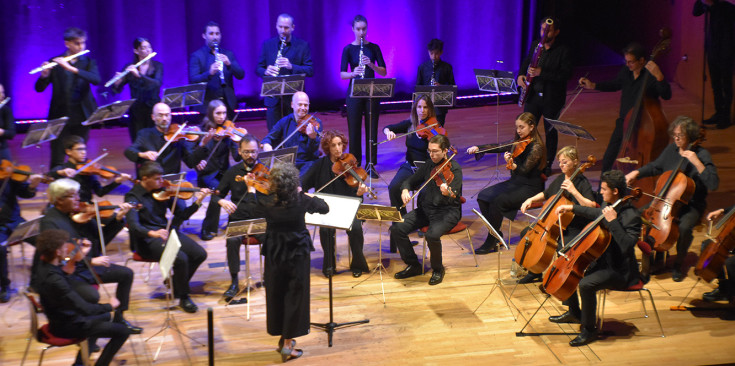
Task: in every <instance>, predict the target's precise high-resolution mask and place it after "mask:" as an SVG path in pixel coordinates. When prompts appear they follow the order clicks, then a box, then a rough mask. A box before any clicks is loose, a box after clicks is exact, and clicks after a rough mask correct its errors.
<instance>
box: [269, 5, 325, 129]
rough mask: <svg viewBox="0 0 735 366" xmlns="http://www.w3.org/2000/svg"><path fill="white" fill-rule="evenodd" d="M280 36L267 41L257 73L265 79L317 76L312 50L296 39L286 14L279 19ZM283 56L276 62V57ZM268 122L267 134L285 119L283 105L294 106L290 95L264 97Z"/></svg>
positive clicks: (289, 16)
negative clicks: (272, 77)
mask: <svg viewBox="0 0 735 366" xmlns="http://www.w3.org/2000/svg"><path fill="white" fill-rule="evenodd" d="M276 31H277V32H278V36H277V37H273V38H270V39H267V40H266V41H265V42H263V46H262V47H261V52H260V59H259V60H258V67H257V68H256V69H255V73H257V74H258V76H260V77H261V78H262V77H263V76H279V75H299V74H303V75H306V76H309V77H311V76H314V67H313V66H312V62H311V48H310V47H309V43H308V42H306V41H305V40H303V39H300V38H296V37H294V36H293V31H294V20H293V17H292V16H291V15H289V14H286V13H283V14H281V15H279V16H278V18H277V19H276ZM278 55H280V57H278V58H277V59H276V56H278ZM264 103H265V106H266V108H267V110H266V112H265V119H266V121H267V126H268V131H269V132H270V131H271V130H272V129H273V126H275V125H276V122H278V121H279V120H281V118H283V113H284V112H283V108H285V107H284V106H287V105H291V96H289V95H284V96H278V97H265V101H264Z"/></svg>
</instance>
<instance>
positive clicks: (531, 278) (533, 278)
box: [518, 272, 542, 284]
mask: <svg viewBox="0 0 735 366" xmlns="http://www.w3.org/2000/svg"><path fill="white" fill-rule="evenodd" d="M541 277H542V275H541V274H540V273H538V274H537V273H531V272H528V274H527V275H525V276H524V277H523V278H521V279H520V280H518V283H520V284H524V283H532V282H539V281H541Z"/></svg>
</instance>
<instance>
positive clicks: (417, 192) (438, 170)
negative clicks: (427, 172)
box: [400, 153, 457, 208]
mask: <svg viewBox="0 0 735 366" xmlns="http://www.w3.org/2000/svg"><path fill="white" fill-rule="evenodd" d="M455 156H457V154H456V153H455V154H452V157H450V158H449V159H447V161H445V162H444V163H442V165H441V166H439V168H437V169H436V172H434V174H432V175H431V177H429V179H427V180H426V182H424V184H422V185H421V187H419V189H417V190H416V192H414V193H413V195H412V196H411V198H409V199H408V201H407V202H406V203H404V204H403V205H401V207H400V208H404V207H406V205H407V204H408V202H411V200H412V199H413V198H414V197H416V196H417V195H418V194H419V193H420V192H421V190H422V189H424V187H426V185H427V184H429V182H431V181H432V180H433V179H434V177H436V175H437V174H439V173H440V172H441V171H442V170H444V167H445V166H447V164H449V163H450V162H451V161H452V159H454V157H455Z"/></svg>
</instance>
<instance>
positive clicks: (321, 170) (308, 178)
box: [301, 156, 357, 197]
mask: <svg viewBox="0 0 735 366" xmlns="http://www.w3.org/2000/svg"><path fill="white" fill-rule="evenodd" d="M333 165H334V163H332V160H331V159H330V158H329V156H322V157H321V158H319V160H317V161H316V162H314V164H313V165H312V166H311V168H309V170H307V171H306V173H305V174H304V175H303V176H301V189H303V190H304V191H308V190H309V189H311V188H314V189H319V188H321V187H322V186H323V185H324V184H326V183H327V182H329V181H330V180H332V179H333V178H334V177H336V176H337V175H336V174H334V172H332V166H333ZM345 174H350V173H349V172H348V173H345ZM321 192H323V193H330V194H338V195H341V196H349V197H357V187H350V186H349V185H348V184H347V181H346V180H345V179H343V178H341V177H340V178H339V179H337V180H335V181H334V182H332V183H330V184H329V185H328V186H326V187H324V189H323V190H321Z"/></svg>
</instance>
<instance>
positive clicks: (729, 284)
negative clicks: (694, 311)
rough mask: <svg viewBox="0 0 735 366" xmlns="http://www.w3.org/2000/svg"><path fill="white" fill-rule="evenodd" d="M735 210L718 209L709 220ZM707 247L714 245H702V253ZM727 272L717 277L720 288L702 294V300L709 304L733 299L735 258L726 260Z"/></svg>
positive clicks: (710, 214) (708, 215)
mask: <svg viewBox="0 0 735 366" xmlns="http://www.w3.org/2000/svg"><path fill="white" fill-rule="evenodd" d="M733 208H735V206H730V208H727V209H723V208H720V209H717V210H714V211H712V212H710V213H709V214H707V220H709V221H713V220H716V219H717V218H718V217H720V216H722V214H724V213H725V212H726V211H727V212H729V211H730V210H732V209H733ZM705 245H712V244H711V243H710V242H708V241H705V242H704V243H702V247H703V248H702V251H704V247H705ZM724 267H725V268H724V269H725V271H720V273H719V276H718V277H717V280H718V286H717V288H716V289H714V290H712V291H709V292H705V293H703V294H702V300H704V301H707V302H715V301H722V300H725V301H727V300H730V299H732V297H733V295H735V256H732V255H731V256H729V257H728V258H727V259H725V265H724Z"/></svg>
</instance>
